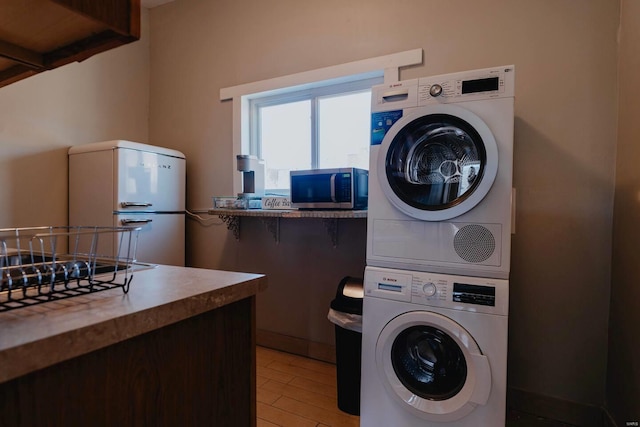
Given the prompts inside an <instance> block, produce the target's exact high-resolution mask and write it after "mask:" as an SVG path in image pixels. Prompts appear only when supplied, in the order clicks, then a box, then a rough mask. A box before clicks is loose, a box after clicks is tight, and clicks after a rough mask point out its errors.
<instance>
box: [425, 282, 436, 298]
mask: <svg viewBox="0 0 640 427" xmlns="http://www.w3.org/2000/svg"><path fill="white" fill-rule="evenodd" d="M422 292H424V294H425V296H427V297H432V296H434V295H435V294H436V292H438V289H437V288H436V285H434V284H433V283H432V282H429V283H426V284H424V285H423V286H422Z"/></svg>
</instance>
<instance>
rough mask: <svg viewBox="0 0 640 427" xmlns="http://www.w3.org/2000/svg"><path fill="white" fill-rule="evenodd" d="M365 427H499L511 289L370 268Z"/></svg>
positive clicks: (500, 284)
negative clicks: (427, 426)
mask: <svg viewBox="0 0 640 427" xmlns="http://www.w3.org/2000/svg"><path fill="white" fill-rule="evenodd" d="M364 291H365V294H364V307H363V309H364V311H363V341H362V388H361V391H362V397H361V405H362V407H361V424H362V425H363V426H367V427H377V426H388V425H402V426H403V427H414V426H415V427H418V426H420V427H423V426H425V425H429V426H439V425H443V426H445V425H446V426H447V427H463V426H464V427H471V426H484V425H486V426H489V425H491V426H494V425H495V426H498V425H504V421H505V416H506V363H507V325H508V282H507V281H506V280H502V279H483V278H474V277H466V276H453V275H444V274H436V273H427V272H412V271H407V270H391V269H385V268H377V267H367V268H366V271H365V279H364Z"/></svg>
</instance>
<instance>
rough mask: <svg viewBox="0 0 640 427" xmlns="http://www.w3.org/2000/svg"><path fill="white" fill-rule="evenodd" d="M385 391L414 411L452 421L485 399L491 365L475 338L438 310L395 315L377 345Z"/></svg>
mask: <svg viewBox="0 0 640 427" xmlns="http://www.w3.org/2000/svg"><path fill="white" fill-rule="evenodd" d="M376 365H377V368H378V374H379V375H380V379H381V381H382V383H383V384H384V386H385V388H386V390H387V392H388V393H389V394H390V395H391V396H393V398H394V399H396V401H397V402H398V403H399V404H400V405H402V406H403V407H405V408H406V410H408V411H411V412H412V413H414V414H415V415H417V416H419V417H421V418H423V419H426V420H431V421H442V422H444V421H454V420H458V419H460V418H462V417H464V416H465V415H467V414H469V413H470V412H471V411H472V410H473V409H474V408H475V407H476V406H478V405H484V404H486V402H487V400H488V398H489V393H490V391H491V369H490V367H489V361H488V359H487V357H486V356H484V355H483V354H482V352H481V351H480V348H479V347H478V345H477V343H476V342H475V340H474V339H473V337H472V336H471V335H470V334H469V333H468V332H467V331H466V330H465V329H464V328H463V327H462V326H460V325H459V324H458V323H456V322H455V321H453V320H451V319H449V318H447V317H445V316H442V315H440V314H438V313H433V312H428V311H412V312H408V313H405V314H401V315H400V316H398V317H396V318H394V319H392V320H391V321H390V322H389V323H388V324H387V325H386V326H385V327H384V328H383V330H382V331H381V333H380V336H379V337H378V342H377V344H376Z"/></svg>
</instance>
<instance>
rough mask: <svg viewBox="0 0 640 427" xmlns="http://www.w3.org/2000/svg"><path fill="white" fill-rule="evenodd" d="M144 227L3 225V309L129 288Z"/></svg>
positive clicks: (0, 267)
mask: <svg viewBox="0 0 640 427" xmlns="http://www.w3.org/2000/svg"><path fill="white" fill-rule="evenodd" d="M139 232H140V228H139V227H138V228H136V227H50V226H47V227H29V228H5V229H0V272H1V274H2V277H1V279H0V312H3V311H9V310H13V309H17V308H23V307H28V306H33V305H36V304H41V303H44V302H48V301H53V300H60V299H65V298H71V297H75V296H80V295H86V294H88V293H92V292H98V291H103V290H108V289H113V288H121V289H122V290H123V292H124V293H127V292H128V291H129V285H130V284H131V280H132V279H133V271H132V267H133V264H134V263H135V261H136V246H137V242H138V235H139Z"/></svg>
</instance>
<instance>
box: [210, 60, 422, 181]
mask: <svg viewBox="0 0 640 427" xmlns="http://www.w3.org/2000/svg"><path fill="white" fill-rule="evenodd" d="M421 63H422V49H414V50H409V51H405V52H400V53H395V54H391V55H385V56H379V57H376V58H370V59H364V60H361V61H355V62H349V63H346V64H341V65H335V66H332V67H326V68H320V69H317V70H311V71H306V72H302V73H297V74H291V75H288V76H283V77H276V78H273V79H268V80H262V81H259V82H254V83H247V84H243V85H239V86H232V87H228V88H222V89H220V100H221V101H227V100H233V150H232V155H233V157H232V159H231V161H232V162H233V165H234V168H233V170H234V171H235V164H236V156H237V155H238V154H249V153H250V152H251V147H250V143H251V138H250V129H251V123H250V119H249V118H250V102H249V101H250V100H251V99H253V98H261V97H266V96H272V95H278V94H283V93H286V92H289V91H302V90H304V89H308V88H320V87H323V86H331V85H337V84H340V83H349V82H353V81H358V80H365V79H370V78H376V77H384V83H385V84H391V83H395V82H397V81H399V77H400V68H401V67H406V66H409V65H417V64H421ZM241 187H242V180H241V175H240V174H239V173H234V174H233V193H232V194H235V193H239V192H241V191H242V188H241Z"/></svg>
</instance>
